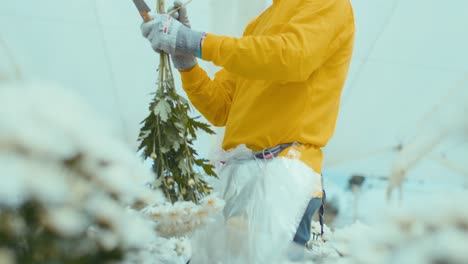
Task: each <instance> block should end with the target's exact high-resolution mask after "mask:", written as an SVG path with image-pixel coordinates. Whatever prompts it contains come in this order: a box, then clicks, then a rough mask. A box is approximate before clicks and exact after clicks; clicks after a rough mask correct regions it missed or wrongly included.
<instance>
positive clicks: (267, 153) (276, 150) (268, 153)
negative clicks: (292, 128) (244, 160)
mask: <svg viewBox="0 0 468 264" xmlns="http://www.w3.org/2000/svg"><path fill="white" fill-rule="evenodd" d="M292 145H293V143H285V144H280V145H276V146H274V147H271V148H266V149H264V150H260V151H257V152H254V157H255V158H256V159H272V158H276V157H278V155H279V154H280V153H281V152H282V151H283V150H285V149H287V148H288V147H290V146H292Z"/></svg>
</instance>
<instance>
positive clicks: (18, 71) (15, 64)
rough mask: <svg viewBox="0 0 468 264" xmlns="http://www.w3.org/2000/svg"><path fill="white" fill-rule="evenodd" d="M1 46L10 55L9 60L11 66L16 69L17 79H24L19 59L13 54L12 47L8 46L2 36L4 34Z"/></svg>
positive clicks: (0, 39) (0, 40) (0, 38)
mask: <svg viewBox="0 0 468 264" xmlns="http://www.w3.org/2000/svg"><path fill="white" fill-rule="evenodd" d="M0 46H2V47H3V50H4V51H5V54H6V56H7V57H8V60H9V61H10V65H11V67H12V68H13V69H14V71H15V77H16V80H17V81H19V80H22V79H23V74H22V72H21V68H20V66H19V64H18V62H17V60H16V59H15V56H14V55H13V52H12V51H11V50H10V48H9V47H8V45H7V43H6V41H5V40H4V39H3V38H2V36H0Z"/></svg>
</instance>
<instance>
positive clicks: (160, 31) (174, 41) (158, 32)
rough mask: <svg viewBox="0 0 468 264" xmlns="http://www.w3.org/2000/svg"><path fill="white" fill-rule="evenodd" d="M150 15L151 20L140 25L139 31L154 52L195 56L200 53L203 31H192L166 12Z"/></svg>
mask: <svg viewBox="0 0 468 264" xmlns="http://www.w3.org/2000/svg"><path fill="white" fill-rule="evenodd" d="M151 17H152V18H153V20H152V21H150V22H147V23H143V24H142V25H141V32H142V34H143V36H144V37H145V38H147V39H148V40H149V41H150V42H151V46H152V47H153V49H154V50H155V51H156V52H159V51H164V52H166V53H168V54H169V55H183V54H186V55H192V56H195V57H197V56H198V55H199V54H200V48H201V47H200V44H201V41H202V39H203V37H204V35H205V33H203V32H198V31H193V30H191V29H190V28H188V27H186V26H185V25H183V24H182V23H180V22H179V21H178V20H176V19H174V18H173V17H171V16H169V15H167V14H157V13H153V14H151Z"/></svg>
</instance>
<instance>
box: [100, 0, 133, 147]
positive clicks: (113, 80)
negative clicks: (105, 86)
mask: <svg viewBox="0 0 468 264" xmlns="http://www.w3.org/2000/svg"><path fill="white" fill-rule="evenodd" d="M98 1H99V0H94V12H95V17H96V25H97V28H98V31H99V35H100V39H101V44H102V47H103V50H104V53H103V55H104V59H105V62H106V65H107V69H108V73H109V78H110V80H111V93H112V94H113V97H114V101H115V104H116V108H117V112H118V113H119V117H120V124H121V128H122V136H123V137H124V140H125V141H127V140H129V139H130V138H131V136H130V135H129V134H128V133H129V132H128V130H127V127H128V126H127V124H126V122H125V118H124V116H123V112H122V110H121V105H122V104H121V103H122V102H121V100H120V96H119V92H118V90H117V80H116V77H115V71H114V67H113V65H112V60H111V56H110V53H109V46H108V44H107V41H106V38H105V34H104V26H103V24H102V20H101V16H100V14H99V7H98Z"/></svg>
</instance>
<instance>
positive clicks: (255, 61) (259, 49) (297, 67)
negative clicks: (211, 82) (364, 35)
mask: <svg viewBox="0 0 468 264" xmlns="http://www.w3.org/2000/svg"><path fill="white" fill-rule="evenodd" d="M351 13H352V10H351V6H350V4H349V2H348V1H341V0H336V1H335V0H334V1H328V0H304V1H302V2H301V4H300V5H298V7H297V10H296V11H295V15H294V16H293V17H292V18H291V19H290V20H289V22H288V23H286V24H284V25H282V26H281V30H279V31H278V32H277V33H272V32H268V31H267V32H266V33H265V35H260V36H244V37H242V38H234V37H225V36H217V35H213V34H208V35H207V36H206V38H205V40H204V42H203V47H202V58H203V59H204V60H207V61H212V62H213V63H214V64H216V65H218V66H221V67H224V68H225V69H227V70H228V71H229V72H232V73H233V74H238V75H239V76H242V77H244V78H248V79H261V80H273V81H274V80H278V81H305V80H307V79H308V78H309V77H310V75H311V74H312V73H313V72H314V71H315V70H316V69H317V68H318V67H320V65H322V64H323V63H324V62H325V61H326V59H327V58H328V57H329V56H330V55H331V54H332V53H333V52H334V51H336V49H335V50H333V49H334V48H335V47H333V46H338V45H336V44H335V45H332V42H334V40H337V39H340V38H344V37H345V36H340V35H343V34H340V33H342V30H343V28H345V23H348V22H349V17H350V15H351ZM349 34H351V32H349Z"/></svg>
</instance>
